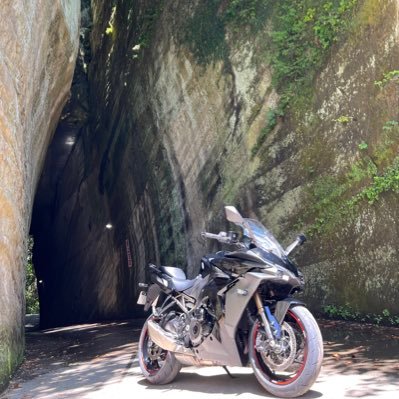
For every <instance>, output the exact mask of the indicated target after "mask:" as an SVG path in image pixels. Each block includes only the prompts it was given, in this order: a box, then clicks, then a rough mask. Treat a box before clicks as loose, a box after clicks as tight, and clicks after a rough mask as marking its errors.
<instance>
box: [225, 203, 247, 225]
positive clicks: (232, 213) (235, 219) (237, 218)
mask: <svg viewBox="0 0 399 399" xmlns="http://www.w3.org/2000/svg"><path fill="white" fill-rule="evenodd" d="M224 210H225V212H226V219H227V220H228V221H229V222H232V223H236V224H242V223H243V221H244V219H243V217H242V216H241V214H240V212H238V211H237V209H236V208H235V207H234V206H225V207H224Z"/></svg>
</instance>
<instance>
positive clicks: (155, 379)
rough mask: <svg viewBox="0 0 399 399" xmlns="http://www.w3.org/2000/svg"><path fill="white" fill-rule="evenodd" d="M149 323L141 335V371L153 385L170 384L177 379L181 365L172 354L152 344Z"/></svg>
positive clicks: (145, 325) (139, 352) (139, 354)
mask: <svg viewBox="0 0 399 399" xmlns="http://www.w3.org/2000/svg"><path fill="white" fill-rule="evenodd" d="M150 318H151V317H150ZM148 320H149V319H148ZM148 320H147V321H148ZM147 321H146V322H145V324H144V326H143V328H142V330H141V334H140V341H139V351H138V356H139V365H140V369H141V372H142V373H143V376H144V377H145V378H146V380H147V381H148V382H150V383H151V384H155V385H163V384H168V383H170V382H172V381H173V380H174V379H175V378H176V376H177V374H178V373H179V371H180V369H181V364H180V363H179V361H178V360H177V359H176V358H175V356H174V354H173V353H172V352H168V351H166V350H164V349H162V348H160V347H159V346H158V345H156V344H155V343H154V342H152V340H151V337H150V335H149V334H148V325H147Z"/></svg>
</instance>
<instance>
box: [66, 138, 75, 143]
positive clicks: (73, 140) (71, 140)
mask: <svg viewBox="0 0 399 399" xmlns="http://www.w3.org/2000/svg"><path fill="white" fill-rule="evenodd" d="M65 144H66V145H74V144H75V137H71V136H70V137H67V139H66V140H65Z"/></svg>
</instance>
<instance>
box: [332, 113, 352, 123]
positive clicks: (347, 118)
mask: <svg viewBox="0 0 399 399" xmlns="http://www.w3.org/2000/svg"><path fill="white" fill-rule="evenodd" d="M352 119H353V118H352V117H351V116H346V115H341V116H340V117H338V118H337V119H334V120H335V122H338V123H342V124H343V125H346V124H347V123H349V122H351V121H352Z"/></svg>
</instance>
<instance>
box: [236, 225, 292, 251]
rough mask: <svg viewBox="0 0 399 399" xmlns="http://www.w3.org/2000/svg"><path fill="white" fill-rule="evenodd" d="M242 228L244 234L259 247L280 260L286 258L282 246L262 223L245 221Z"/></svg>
mask: <svg viewBox="0 0 399 399" xmlns="http://www.w3.org/2000/svg"><path fill="white" fill-rule="evenodd" d="M242 227H243V228H244V234H246V235H248V237H250V238H251V239H252V241H253V242H254V244H255V245H256V246H257V247H259V248H262V249H264V250H266V251H270V252H273V253H274V254H275V255H277V256H278V257H280V258H282V257H283V256H285V251H284V249H283V248H282V246H281V245H280V244H279V242H278V241H277V240H276V238H275V237H274V236H273V234H272V233H271V232H270V231H269V230H268V229H267V228H266V227H265V226H263V224H262V223H260V222H258V221H257V220H254V219H244V223H243V224H242Z"/></svg>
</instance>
